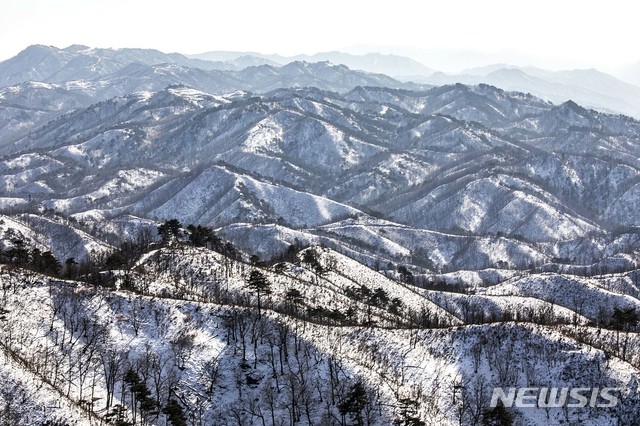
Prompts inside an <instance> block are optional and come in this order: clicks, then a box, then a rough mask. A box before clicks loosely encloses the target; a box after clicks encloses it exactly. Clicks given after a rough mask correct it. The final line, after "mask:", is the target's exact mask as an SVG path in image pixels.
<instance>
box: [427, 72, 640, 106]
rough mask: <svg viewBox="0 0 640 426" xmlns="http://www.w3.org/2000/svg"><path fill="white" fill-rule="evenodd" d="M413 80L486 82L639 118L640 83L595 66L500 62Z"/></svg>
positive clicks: (550, 98)
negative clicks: (548, 66)
mask: <svg viewBox="0 0 640 426" xmlns="http://www.w3.org/2000/svg"><path fill="white" fill-rule="evenodd" d="M414 81H420V82H424V83H428V84H433V85H437V86H439V85H443V84H454V83H462V84H471V85H475V84H481V83H484V84H490V85H493V86H496V87H499V88H501V89H504V90H509V91H518V92H525V93H531V94H533V95H535V96H538V97H540V98H543V99H546V100H549V101H551V102H554V103H562V102H566V101H569V100H571V101H574V102H577V103H578V104H580V105H583V106H586V107H589V108H595V109H597V110H599V111H603V112H610V113H616V114H626V115H629V116H631V117H635V118H640V87H638V85H634V84H635V83H634V82H633V81H631V80H624V81H621V80H619V79H617V78H616V77H614V76H612V75H609V74H606V73H603V72H600V71H598V70H595V69H584V70H571V71H546V70H542V69H539V68H534V67H514V66H509V65H506V64H497V65H490V66H487V67H482V68H475V69H469V70H466V71H463V72H462V73H461V74H444V73H433V74H431V75H430V76H427V77H424V76H420V77H417V78H414ZM625 81H629V83H627V82H625ZM630 83H632V84H630Z"/></svg>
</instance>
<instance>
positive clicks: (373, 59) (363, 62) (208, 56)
mask: <svg viewBox="0 0 640 426" xmlns="http://www.w3.org/2000/svg"><path fill="white" fill-rule="evenodd" d="M187 56H188V57H190V58H195V59H202V60H206V61H214V62H224V63H232V64H246V63H248V61H252V62H254V63H255V65H262V64H270V65H275V64H281V65H286V64H288V63H290V62H296V61H306V62H325V61H328V62H331V63H334V64H342V65H346V66H347V67H349V68H351V69H354V70H361V71H366V72H370V73H377V74H386V75H389V76H391V77H396V78H403V77H407V76H417V75H419V76H427V75H429V74H432V73H433V72H435V71H434V70H432V69H431V68H429V67H427V66H425V65H423V64H421V63H419V62H417V61H415V60H413V59H411V58H407V57H405V56H398V55H383V54H380V53H367V54H364V55H354V54H350V53H344V52H321V53H316V54H314V55H295V56H281V55H263V54H260V53H256V52H225V51H212V52H205V53H200V54H197V55H187ZM260 61H262V63H258V62H260Z"/></svg>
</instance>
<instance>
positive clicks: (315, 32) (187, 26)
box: [0, 0, 640, 71]
mask: <svg viewBox="0 0 640 426" xmlns="http://www.w3.org/2000/svg"><path fill="white" fill-rule="evenodd" d="M638 12H640V6H637V5H635V4H634V2H632V1H630V0H608V1H597V2H596V1H588V0H587V1H573V0H536V1H531V0H524V1H517V0H511V1H507V0H440V1H419V0H413V1H404V0H394V1H389V0H387V1H375V0H368V1H349V0H323V1H315V2H309V1H307V2H304V1H300V0H298V1H288V0H271V1H265V0H262V1H246V0H228V1H223V2H219V1H195V0H181V1H175V2H169V1H162V0H153V1H150V0H110V1H103V0H82V1H80V0H0V60H4V59H7V58H9V57H11V56H13V55H15V54H16V53H18V52H19V51H20V50H22V49H23V48H25V47H26V46H28V45H30V44H36V43H38V44H47V45H54V46H57V47H66V46H68V45H70V44H85V45H88V46H91V47H145V48H147V47H149V48H156V49H159V50H162V51H165V52H181V53H201V52H204V51H209V50H247V51H258V52H262V53H280V54H284V55H293V54H297V53H309V54H311V53H315V52H318V51H327V50H343V51H351V52H354V53H360V52H363V51H374V50H375V51H380V52H383V53H398V54H409V55H411V56H413V57H414V58H415V59H418V60H420V61H421V62H423V63H425V65H427V66H430V67H433V68H438V69H445V70H448V71H451V70H454V69H455V68H464V67H466V66H473V65H481V64H484V63H491V62H511V63H515V64H517V65H538V66H542V67H547V68H555V69H559V68H576V67H582V68H584V67H596V68H600V69H603V70H613V69H615V68H616V67H618V66H620V65H623V64H628V63H633V62H637V61H640V49H638V47H637V46H638V44H637V43H638V41H639V40H640V31H639V28H640V24H639V21H640V18H639V14H638Z"/></svg>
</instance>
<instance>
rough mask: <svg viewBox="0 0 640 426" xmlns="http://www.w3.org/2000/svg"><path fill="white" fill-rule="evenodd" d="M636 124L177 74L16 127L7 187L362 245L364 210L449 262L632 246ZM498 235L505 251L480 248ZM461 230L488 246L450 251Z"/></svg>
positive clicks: (446, 97) (566, 110) (471, 92)
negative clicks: (186, 81)
mask: <svg viewBox="0 0 640 426" xmlns="http://www.w3.org/2000/svg"><path fill="white" fill-rule="evenodd" d="M291 67H292V65H290V66H286V67H283V69H287V70H288V71H287V73H290V74H292V75H294V76H295V75H300V74H301V75H304V72H305V69H306V67H305V66H304V65H303V64H300V66H296V67H295V68H294V69H295V71H293V70H292V69H291ZM639 134H640V124H639V123H638V122H636V121H634V120H632V119H629V118H625V117H616V116H611V115H605V114H602V113H598V112H595V111H591V110H587V109H584V108H581V107H579V106H578V105H576V104H575V103H572V102H568V103H564V104H561V105H553V104H550V103H548V102H545V101H542V100H540V99H538V98H535V97H532V96H530V95H523V94H520V93H510V92H504V91H502V90H499V89H496V88H495V87H491V86H487V85H480V86H473V87H469V86H463V85H454V86H443V87H439V88H434V89H431V90H428V91H423V92H416V91H407V90H397V89H389V88H376V87H358V88H356V89H354V90H352V91H350V92H348V93H346V94H344V95H340V94H337V93H334V92H326V91H322V90H318V89H297V90H292V89H278V90H275V91H272V92H269V93H267V94H265V95H262V96H254V95H250V94H247V93H244V92H234V93H232V94H229V95H223V96H214V95H209V94H207V93H204V92H200V91H196V90H193V89H190V88H186V87H184V86H171V87H169V88H167V89H165V90H161V91H155V92H138V93H134V94H131V95H127V96H122V97H116V98H113V99H110V100H107V101H104V102H101V103H98V104H95V105H93V106H91V107H89V108H84V109H82V108H80V109H77V110H75V111H74V112H71V113H67V114H64V115H60V116H59V117H58V118H57V119H55V120H53V121H51V122H49V123H47V124H46V125H43V126H37V125H36V126H34V127H33V128H31V129H30V133H29V134H28V135H27V136H24V137H22V138H18V139H16V140H11V139H7V140H6V141H5V142H4V143H3V144H2V146H0V152H1V153H2V154H3V155H4V156H5V157H4V158H3V160H2V161H1V162H0V173H2V175H3V176H4V177H3V180H2V188H1V189H2V192H1V193H0V196H1V197H5V198H6V199H11V200H15V199H16V198H17V199H20V200H21V201H20V203H22V204H23V205H24V204H26V203H27V202H28V201H29V197H31V198H30V200H31V202H32V203H34V202H35V203H36V204H38V203H40V204H41V205H42V206H44V207H46V208H50V209H54V210H56V211H59V212H63V213H64V214H67V215H70V214H72V215H75V216H76V217H78V218H81V217H86V218H88V217H92V216H94V215H96V214H97V217H101V218H102V217H116V216H118V215H122V214H132V215H135V216H141V217H147V218H159V219H168V218H170V217H173V216H175V217H178V218H179V219H181V220H184V221H187V222H193V223H202V224H207V225H213V226H215V227H221V226H228V225H232V224H234V223H246V222H250V223H254V224H261V223H263V224H264V223H271V224H275V223H277V224H278V225H280V226H281V227H284V228H277V229H282V231H283V233H281V234H279V233H275V234H274V233H273V232H271V234H272V238H275V239H279V240H283V241H288V239H287V238H288V237H287V236H291V235H293V234H295V233H291V232H289V231H287V230H286V229H289V230H298V231H301V232H303V233H305V235H308V237H306V238H305V239H308V238H311V239H316V238H318V237H319V236H320V235H324V236H329V235H330V236H331V238H333V239H337V240H338V241H340V242H342V243H347V242H348V241H351V242H354V241H357V242H358V244H361V245H363V246H364V247H366V246H371V245H372V244H371V242H367V240H369V239H371V238H373V235H371V234H368V235H363V234H362V233H360V232H359V231H357V229H358V227H359V226H362V227H364V228H365V229H367V228H368V229H370V230H373V229H386V231H385V232H389V233H390V234H391V235H393V238H391V240H392V242H393V243H394V244H399V245H400V246H402V247H403V250H404V251H407V252H408V253H412V252H415V251H416V250H417V249H418V248H419V244H418V243H417V241H422V242H423V243H425V242H426V241H427V240H428V241H431V242H432V243H433V242H435V241H437V243H436V245H437V247H438V249H437V250H431V251H430V253H429V255H428V256H427V257H428V258H427V259H424V262H425V264H433V265H439V266H440V267H445V266H448V267H452V265H455V268H459V267H462V268H464V262H470V263H469V264H468V266H469V265H473V267H474V268H476V267H479V268H482V267H489V266H495V264H496V262H498V261H504V262H506V263H507V264H509V265H512V266H516V265H517V266H518V267H528V266H529V265H531V264H540V263H544V262H545V261H551V260H552V259H553V258H566V257H568V258H571V259H576V262H578V263H580V264H590V263H595V262H598V261H601V260H603V259H605V258H607V257H609V256H614V255H616V254H617V253H629V252H631V251H633V250H635V246H634V244H635V238H632V237H631V236H629V237H626V238H622V237H620V235H627V234H625V232H635V231H633V229H632V228H633V227H635V226H637V225H639V223H638V221H637V216H636V215H635V213H634V212H635V211H636V210H637V208H636V207H638V206H637V205H638V204H640V198H639V197H637V196H636V195H637V194H636V193H637V191H636V186H637V182H638V179H639V177H640V176H639V170H638V167H639V164H638V161H637V158H639V157H640V147H639V146H638V143H637V140H638V139H637V138H638V135H639ZM634 206H636V207H634ZM376 217H377V218H383V219H385V220H386V221H387V222H386V223H383V224H381V225H380V226H378V225H376V226H373V224H374V223H376V222H375V220H372V219H373V218H376ZM348 218H352V219H353V218H360V219H359V220H360V222H359V223H360V225H358V226H353V225H348V226H344V224H342V223H341V221H343V220H345V219H348ZM330 224H334V225H331V226H330ZM370 225H371V226H370ZM400 225H403V226H405V227H408V229H407V230H403V231H402V232H401V233H397V232H396V231H394V230H397V229H403V228H402V226H400ZM285 228H286V229H285ZM387 228H388V229H387ZM236 229H237V228H236ZM271 231H273V229H272V230H271ZM425 231H427V233H425ZM407 232H409V234H411V235H412V237H411V240H412V241H413V243H407V241H406V240H403V239H404V238H406V237H405V236H403V234H405V233H407ZM429 232H430V233H431V234H428V233H429ZM621 233H622V234H621ZM311 235H315V236H314V237H311ZM427 235H431V236H429V237H427ZM628 235H631V234H628ZM424 238H427V240H425V239H424ZM496 238H497V239H498V240H499V241H502V243H501V244H503V245H504V247H505V249H504V250H502V249H501V250H499V251H497V252H496V253H494V254H490V253H487V254H486V256H485V257H478V253H479V252H485V253H486V252H487V250H489V251H491V250H493V249H495V247H497V246H496V245H495V244H489V243H488V241H490V240H492V239H496ZM596 239H597V240H598V241H601V243H598V244H594V243H592V241H595V240H596ZM456 241H458V242H456ZM464 241H466V242H465V243H464V244H469V241H474V243H473V245H472V247H477V246H478V245H479V246H483V245H485V244H486V245H487V247H493V249H491V248H490V249H487V250H484V249H483V250H480V251H478V250H477V249H474V250H467V249H463V247H462V246H461V247H460V248H458V249H455V250H454V249H452V247H456V246H457V245H459V244H461V243H462V242H464ZM482 241H485V242H482ZM615 241H618V242H621V243H620V244H615ZM291 242H292V241H289V243H291ZM476 242H477V244H476ZM580 242H582V243H580ZM267 246H269V245H268V244H267V245H265V246H264V247H267ZM373 246H374V247H378V249H376V250H377V251H380V250H381V249H380V247H384V246H385V245H380V242H379V241H378V242H376V243H375V244H373ZM575 246H577V247H580V249H579V250H578V251H577V252H573V253H570V255H567V252H568V251H570V250H571V249H570V247H575ZM445 247H448V248H445ZM467 247H468V246H467ZM507 247H508V248H507ZM611 247H616V249H617V250H618V251H617V252H612V251H611V249H610V248H611ZM388 251H389V252H390V253H392V252H393V251H394V249H390V250H388ZM438 251H442V252H443V253H447V254H442V255H441V254H438ZM464 253H469V254H464ZM498 253H500V254H498ZM272 254H273V253H272ZM370 254H371V253H369V255H370ZM396 254H397V253H396ZM469 256H472V258H473V257H474V256H475V259H476V260H471V258H470V257H469ZM396 261H397V259H396Z"/></svg>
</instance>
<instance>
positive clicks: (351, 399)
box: [338, 382, 369, 426]
mask: <svg viewBox="0 0 640 426" xmlns="http://www.w3.org/2000/svg"><path fill="white" fill-rule="evenodd" d="M368 401H369V399H368V397H367V390H366V388H365V387H364V385H363V384H362V382H357V383H356V384H354V385H353V386H351V388H350V389H349V392H348V393H347V396H346V397H345V398H344V400H342V402H340V403H339V404H338V411H340V414H342V416H343V417H345V416H347V415H349V416H350V417H351V420H353V421H354V422H355V424H356V425H358V426H362V425H364V420H363V418H362V411H363V410H364V409H365V407H366V406H367V403H368Z"/></svg>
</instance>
